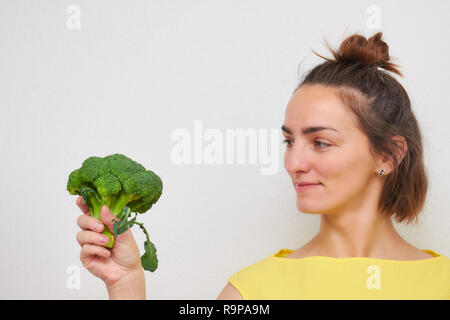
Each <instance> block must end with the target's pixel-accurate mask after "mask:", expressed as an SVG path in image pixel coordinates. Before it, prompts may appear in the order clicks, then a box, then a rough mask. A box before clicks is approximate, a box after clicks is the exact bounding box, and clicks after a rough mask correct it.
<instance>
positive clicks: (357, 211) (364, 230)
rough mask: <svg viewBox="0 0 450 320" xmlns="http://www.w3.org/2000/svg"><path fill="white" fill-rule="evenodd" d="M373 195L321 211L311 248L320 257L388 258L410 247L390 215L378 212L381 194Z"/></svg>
mask: <svg viewBox="0 0 450 320" xmlns="http://www.w3.org/2000/svg"><path fill="white" fill-rule="evenodd" d="M369 194H370V193H369ZM371 194H376V193H371ZM370 198H371V197H370V196H368V197H367V196H366V197H361V198H359V199H361V201H356V202H352V204H351V206H347V207H345V208H344V207H341V208H339V209H336V210H333V211H331V212H328V213H327V214H322V215H321V223H320V230H319V232H318V234H317V235H316V236H315V237H314V238H313V239H312V240H311V243H310V248H312V249H313V250H314V251H315V252H316V254H317V255H321V256H329V257H336V258H345V257H373V258H386V259H389V258H391V257H395V256H396V255H398V254H399V252H400V251H401V250H402V249H405V248H406V247H408V246H410V245H409V244H408V243H407V242H406V241H405V240H404V239H403V238H402V237H401V236H400V235H399V234H398V232H397V231H396V230H395V227H394V225H393V223H392V219H391V217H390V216H386V215H382V214H381V213H380V212H379V211H378V209H377V207H378V197H373V198H372V199H370ZM362 199H364V200H362Z"/></svg>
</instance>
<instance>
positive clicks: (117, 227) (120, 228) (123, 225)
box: [113, 206, 131, 237]
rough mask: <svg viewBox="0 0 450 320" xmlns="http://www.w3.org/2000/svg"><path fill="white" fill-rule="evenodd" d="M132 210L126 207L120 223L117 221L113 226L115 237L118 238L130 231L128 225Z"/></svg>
mask: <svg viewBox="0 0 450 320" xmlns="http://www.w3.org/2000/svg"><path fill="white" fill-rule="evenodd" d="M130 212H131V210H130V208H128V207H127V206H125V207H124V208H123V210H122V215H121V218H120V220H119V221H115V222H114V224H113V232H114V237H117V236H118V235H119V234H121V233H124V232H125V231H127V230H128V229H129V224H128V220H127V219H128V216H129V215H130Z"/></svg>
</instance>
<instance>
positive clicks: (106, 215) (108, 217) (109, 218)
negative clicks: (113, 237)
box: [100, 206, 119, 232]
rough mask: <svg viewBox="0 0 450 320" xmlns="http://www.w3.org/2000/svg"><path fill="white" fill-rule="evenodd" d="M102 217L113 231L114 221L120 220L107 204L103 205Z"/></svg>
mask: <svg viewBox="0 0 450 320" xmlns="http://www.w3.org/2000/svg"><path fill="white" fill-rule="evenodd" d="M100 218H101V220H102V222H103V223H104V224H105V226H106V227H107V228H108V229H109V231H111V232H113V224H114V221H119V218H117V217H116V216H115V215H113V214H112V213H111V210H109V208H108V207H107V206H102V209H101V211H100Z"/></svg>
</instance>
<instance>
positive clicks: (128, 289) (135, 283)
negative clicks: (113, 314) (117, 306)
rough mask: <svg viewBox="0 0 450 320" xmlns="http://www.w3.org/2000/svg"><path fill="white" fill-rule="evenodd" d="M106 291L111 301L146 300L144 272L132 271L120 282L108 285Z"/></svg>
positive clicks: (140, 270) (139, 270)
mask: <svg viewBox="0 0 450 320" xmlns="http://www.w3.org/2000/svg"><path fill="white" fill-rule="evenodd" d="M106 289H107V290H108V295H109V299H111V300H145V276H144V270H143V269H142V268H141V269H136V270H133V271H130V272H129V273H128V274H126V275H125V276H124V277H122V278H121V279H120V280H118V281H116V282H114V283H112V284H107V285H106Z"/></svg>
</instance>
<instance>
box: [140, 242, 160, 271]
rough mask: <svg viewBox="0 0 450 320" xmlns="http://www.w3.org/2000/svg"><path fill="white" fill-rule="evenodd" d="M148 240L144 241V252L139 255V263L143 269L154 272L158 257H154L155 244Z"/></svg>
mask: <svg viewBox="0 0 450 320" xmlns="http://www.w3.org/2000/svg"><path fill="white" fill-rule="evenodd" d="M148 241H149V242H147V241H145V242H144V248H145V253H144V254H143V255H142V257H141V264H142V267H143V268H144V270H147V271H150V272H154V271H155V270H156V268H158V258H157V257H156V248H155V245H154V244H153V243H152V242H151V241H150V240H148Z"/></svg>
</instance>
